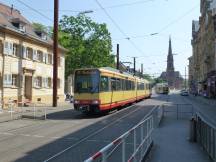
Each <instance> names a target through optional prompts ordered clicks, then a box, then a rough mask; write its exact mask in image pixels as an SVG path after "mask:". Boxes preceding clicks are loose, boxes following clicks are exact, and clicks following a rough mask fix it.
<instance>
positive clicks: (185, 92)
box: [180, 89, 189, 96]
mask: <svg viewBox="0 0 216 162" xmlns="http://www.w3.org/2000/svg"><path fill="white" fill-rule="evenodd" d="M180 95H181V96H189V92H188V91H187V90H185V89H183V90H181V92H180Z"/></svg>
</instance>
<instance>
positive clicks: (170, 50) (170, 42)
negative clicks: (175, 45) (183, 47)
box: [168, 37, 172, 55]
mask: <svg viewBox="0 0 216 162" xmlns="http://www.w3.org/2000/svg"><path fill="white" fill-rule="evenodd" d="M168 55H172V41H171V37H169V52H168Z"/></svg>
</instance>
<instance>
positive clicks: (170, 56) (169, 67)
mask: <svg viewBox="0 0 216 162" xmlns="http://www.w3.org/2000/svg"><path fill="white" fill-rule="evenodd" d="M167 72H174V60H173V53H172V41H171V37H170V38H169V49H168V56H167Z"/></svg>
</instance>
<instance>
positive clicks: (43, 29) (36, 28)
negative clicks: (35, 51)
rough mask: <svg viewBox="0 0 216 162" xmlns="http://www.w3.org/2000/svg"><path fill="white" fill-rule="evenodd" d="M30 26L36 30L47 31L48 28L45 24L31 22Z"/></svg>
mask: <svg viewBox="0 0 216 162" xmlns="http://www.w3.org/2000/svg"><path fill="white" fill-rule="evenodd" d="M32 26H33V28H34V29H35V30H37V31H43V32H47V30H48V28H47V27H46V26H45V25H43V24H40V23H36V22H33V23H32Z"/></svg>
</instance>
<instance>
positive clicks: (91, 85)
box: [74, 67, 151, 113]
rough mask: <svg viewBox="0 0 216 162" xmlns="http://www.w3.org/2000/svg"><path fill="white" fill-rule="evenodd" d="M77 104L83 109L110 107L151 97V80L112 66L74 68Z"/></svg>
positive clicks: (75, 104) (85, 110) (76, 108)
mask: <svg viewBox="0 0 216 162" xmlns="http://www.w3.org/2000/svg"><path fill="white" fill-rule="evenodd" d="M74 77H75V78H74V81H75V83H74V108H75V110H77V111H81V112H83V113H89V112H94V113H99V112H103V111H110V110H113V109H116V108H119V107H122V106H125V105H127V104H131V103H133V102H137V101H140V100H142V99H145V98H150V97H151V87H150V82H149V81H147V80H145V79H141V78H138V77H135V76H133V75H131V74H129V73H125V72H122V71H119V70H116V69H113V68H110V67H103V68H92V69H91V68H85V69H78V70H76V71H75V76H74Z"/></svg>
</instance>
